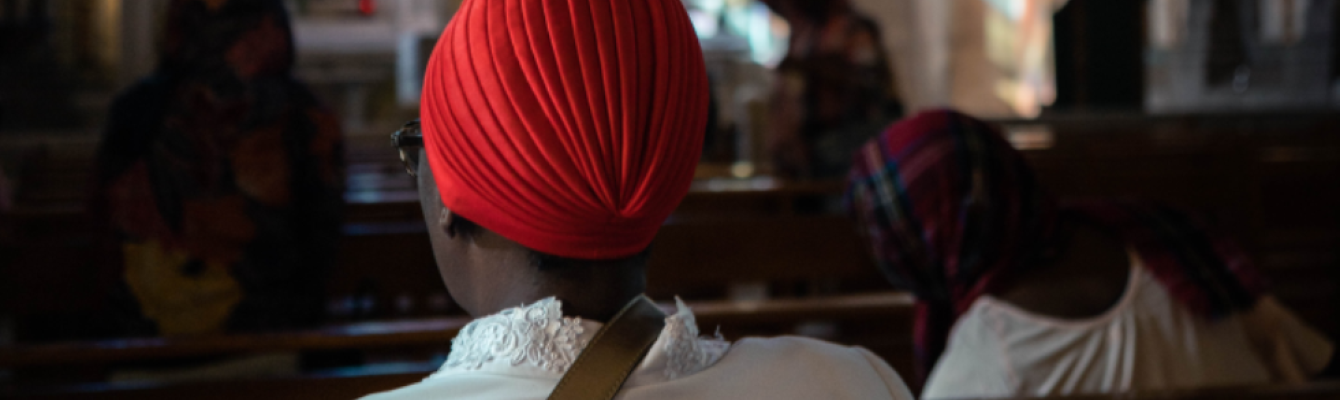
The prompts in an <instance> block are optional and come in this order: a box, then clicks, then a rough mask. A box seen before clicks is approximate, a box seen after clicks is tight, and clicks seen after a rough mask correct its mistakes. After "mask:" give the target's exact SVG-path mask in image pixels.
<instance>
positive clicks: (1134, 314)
mask: <svg viewBox="0 0 1340 400" xmlns="http://www.w3.org/2000/svg"><path fill="white" fill-rule="evenodd" d="M1131 259H1132V260H1134V264H1135V265H1133V266H1132V268H1131V275H1130V279H1129V280H1128V281H1127V284H1126V291H1125V293H1124V294H1123V295H1122V298H1121V300H1120V301H1119V302H1118V303H1117V304H1116V305H1115V306H1113V307H1112V308H1111V309H1110V310H1108V311H1107V312H1105V313H1103V314H1101V315H1098V316H1096V317H1091V318H1085V319H1058V318H1052V317H1047V316H1042V315H1038V314H1034V313H1031V312H1028V311H1025V310H1023V309H1020V308H1018V307H1016V306H1014V305H1012V304H1009V303H1006V302H1005V301H1002V300H999V299H996V298H994V297H991V296H983V297H981V298H980V299H978V300H977V301H976V302H975V303H974V304H973V306H972V308H971V309H969V310H968V312H967V313H965V314H964V315H963V316H962V317H961V318H960V319H959V320H958V322H957V323H956V324H955V325H954V329H953V330H952V332H951V333H950V338H949V344H948V348H947V350H946V352H945V353H944V355H943V356H942V357H941V358H940V361H939V362H938V363H937V364H936V366H935V369H934V370H933V371H932V372H931V375H930V379H929V380H928V381H927V383H926V387H925V390H924V392H923V398H926V399H937V398H970V397H996V396H1056V395H1067V394H1077V393H1111V392H1125V391H1132V390H1160V389H1173V388H1191V387H1206V386H1220V385H1245V384H1258V383H1267V382H1270V381H1271V380H1272V373H1273V371H1274V366H1273V365H1269V364H1268V363H1267V362H1265V361H1263V357H1262V356H1258V352H1257V351H1256V350H1254V348H1253V344H1252V340H1253V339H1256V337H1255V336H1250V337H1249V330H1248V327H1247V326H1245V325H1244V321H1245V320H1246V319H1245V317H1244V316H1241V315H1234V316H1231V317H1227V318H1223V319H1219V320H1215V321H1209V320H1206V319H1204V318H1201V317H1198V316H1196V315H1194V314H1192V313H1191V312H1190V311H1189V310H1187V309H1186V308H1185V307H1183V306H1182V305H1181V304H1180V303H1178V302H1177V301H1176V300H1174V299H1173V298H1172V297H1171V296H1170V295H1169V294H1168V291H1167V290H1166V289H1164V287H1163V285H1160V284H1159V283H1158V282H1157V281H1156V280H1155V279H1154V277H1153V276H1151V275H1150V274H1149V273H1147V272H1146V271H1145V269H1144V267H1143V265H1142V264H1141V263H1140V261H1139V257H1131ZM1263 300H1264V301H1261V302H1260V303H1263V304H1264V303H1268V304H1269V305H1270V306H1271V307H1263V306H1258V307H1257V310H1260V309H1263V308H1271V310H1269V311H1270V313H1271V317H1270V318H1269V319H1271V320H1272V321H1274V322H1273V323H1275V324H1279V326H1284V329H1267V330H1268V331H1272V332H1273V331H1279V332H1284V334H1281V335H1274V336H1281V337H1284V340H1283V342H1286V343H1288V346H1290V347H1289V348H1290V349H1291V350H1292V352H1294V353H1301V354H1299V355H1298V356H1299V357H1295V359H1293V361H1298V362H1301V363H1302V364H1303V365H1304V368H1305V369H1309V370H1313V371H1315V370H1320V369H1321V368H1323V367H1324V366H1325V365H1326V362H1327V361H1328V360H1329V359H1330V354H1331V351H1332V349H1333V348H1332V346H1331V344H1330V343H1329V342H1327V341H1326V340H1325V339H1324V338H1322V337H1321V336H1320V335H1318V334H1316V333H1315V332H1313V331H1312V330H1311V329H1309V328H1307V327H1306V326H1305V325H1303V324H1302V323H1301V322H1299V321H1298V320H1297V319H1296V318H1295V317H1294V316H1293V315H1292V314H1289V313H1288V311H1287V310H1284V309H1283V308H1281V307H1278V305H1277V304H1276V303H1274V301H1273V299H1269V298H1265V299H1263ZM1257 310H1253V311H1252V313H1249V314H1260V313H1258V312H1257ZM1272 335H1273V334H1272ZM1274 336H1272V337H1274ZM1258 340H1259V339H1258Z"/></svg>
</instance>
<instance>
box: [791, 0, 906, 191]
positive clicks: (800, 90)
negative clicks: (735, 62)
mask: <svg viewBox="0 0 1340 400" xmlns="http://www.w3.org/2000/svg"><path fill="white" fill-rule="evenodd" d="M766 3H767V4H768V5H769V6H770V7H771V8H772V9H773V10H774V11H775V12H776V13H777V14H778V15H781V16H782V17H783V18H785V19H786V21H787V22H788V23H789V24H790V25H791V43H790V48H789V49H788V51H787V55H786V58H784V59H783V60H782V62H781V64H780V65H778V66H777V75H778V81H777V84H776V88H775V91H776V97H775V100H774V102H773V104H772V119H771V123H770V127H771V128H770V131H771V132H770V134H769V137H768V139H767V148H768V151H769V152H770V154H771V155H772V157H773V160H774V162H775V163H776V164H775V168H776V169H777V172H778V173H780V174H781V175H783V176H788V177H799V178H838V177H841V176H843V174H845V173H846V172H847V167H848V166H850V161H851V155H852V152H853V151H855V149H856V148H858V147H860V146H861V144H863V143H865V141H866V140H868V139H870V138H871V137H874V136H875V135H876V134H878V133H879V131H880V129H882V128H883V127H884V126H885V125H887V124H888V123H889V122H892V121H893V120H895V119H897V118H898V117H900V116H901V115H902V104H901V103H900V102H899V100H898V95H897V89H896V87H895V81H894V77H893V70H892V66H891V64H890V61H889V57H888V55H887V54H885V52H884V46H883V45H882V44H880V33H879V27H878V26H877V25H876V24H875V22H874V21H873V20H871V19H869V18H866V17H865V16H862V15H861V14H859V13H858V12H857V11H856V10H855V9H854V8H853V7H852V6H851V5H850V4H849V3H848V1H847V0H769V1H766Z"/></svg>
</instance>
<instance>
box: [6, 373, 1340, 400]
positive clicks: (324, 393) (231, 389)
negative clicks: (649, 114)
mask: <svg viewBox="0 0 1340 400" xmlns="http://www.w3.org/2000/svg"><path fill="white" fill-rule="evenodd" d="M425 376H427V373H425V372H406V373H389V374H359V375H324V376H323V375H316V376H299V377H287V378H270V379H256V380H243V381H229V382H193V383H180V384H162V385H140V386H130V385H88V386H83V387H70V388H58V389H54V390H45V391H37V392H17V391H15V392H11V393H8V394H7V396H5V397H7V398H12V399H16V400H17V399H49V400H57V399H78V400H120V399H184V398H190V399H194V400H209V399H239V398H246V399H249V400H267V399H285V400H288V399H356V398H358V397H360V396H363V395H366V394H370V393H375V392H380V391H385V390H390V389H394V388H397V387H400V386H404V385H408V384H411V383H415V382H418V381H419V380H421V379H423V378H424V377H425ZM0 394H6V393H5V392H3V391H0ZM1336 398H1340V382H1336V381H1325V382H1313V383H1306V384H1296V385H1261V386H1247V387H1225V388H1204V389H1178V390H1164V391H1143V392H1129V393H1111V394H1089V395H1071V396H1056V397H1018V398H1013V400H1030V399H1032V400H1036V399H1051V400H1115V399H1121V400H1217V399H1226V400H1266V399H1281V400H1321V399H1336ZM998 400H1007V399H998Z"/></svg>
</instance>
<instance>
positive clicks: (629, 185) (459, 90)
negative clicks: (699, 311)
mask: <svg viewBox="0 0 1340 400" xmlns="http://www.w3.org/2000/svg"><path fill="white" fill-rule="evenodd" d="M707 107H708V86H707V72H706V69H705V67H704V64H703V57H702V50H701V49H700V48H699V47H698V38H697V36H696V35H695V34H694V31H693V26H692V25H690V23H689V18H688V14H687V13H686V12H685V10H684V6H683V5H682V4H681V3H680V0H468V1H466V2H465V4H464V5H462V6H461V9H460V11H459V12H458V13H457V14H456V16H455V17H454V18H453V19H452V21H451V24H450V25H448V26H447V29H446V31H445V32H444V33H443V34H442V37H441V39H440V40H439V41H438V43H437V48H436V49H435V50H434V51H433V56H432V59H430V60H429V63H428V70H427V72H426V73H425V79H424V89H423V101H422V115H421V118H422V123H423V125H422V126H423V132H424V147H425V148H426V150H427V155H428V160H429V163H430V165H431V167H432V169H433V174H434V175H435V176H436V179H437V186H438V189H439V190H440V191H441V193H442V202H443V204H444V205H446V207H447V208H449V209H451V210H452V212H455V213H458V214H459V215H461V216H464V217H466V218H469V219H470V220H472V221H474V222H476V223H478V224H479V225H481V226H483V227H485V228H488V229H489V230H492V231H494V232H496V233H498V234H500V235H502V236H503V237H506V238H508V239H511V240H514V241H516V242H517V243H520V244H521V245H522V246H525V247H527V248H530V249H532V250H536V251H539V252H542V253H546V254H552V255H556V256H561V257H570V258H580V259H614V258H621V257H626V256H631V255H633V254H636V253H638V252H640V251H642V250H643V249H645V248H646V247H647V246H648V245H649V244H650V243H651V240H652V238H653V237H654V236H655V235H656V231H657V229H658V228H659V227H660V225H661V224H662V223H663V222H664V221H665V218H666V217H667V216H669V215H670V212H671V211H673V210H674V208H675V207H676V206H677V205H678V204H679V201H680V200H681V199H682V198H683V197H684V194H685V193H687V192H688V189H689V184H690V183H691V181H692V179H693V171H694V167H695V166H696V164H697V162H698V157H699V154H700V153H701V152H702V141H703V132H704V126H705V124H706V119H707Z"/></svg>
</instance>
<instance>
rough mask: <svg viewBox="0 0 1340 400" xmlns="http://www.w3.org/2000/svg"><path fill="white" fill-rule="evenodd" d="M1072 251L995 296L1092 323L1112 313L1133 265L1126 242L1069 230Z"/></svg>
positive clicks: (1086, 229) (1079, 228) (1084, 229)
mask: <svg viewBox="0 0 1340 400" xmlns="http://www.w3.org/2000/svg"><path fill="white" fill-rule="evenodd" d="M1067 231H1068V233H1069V246H1067V247H1066V249H1065V250H1064V251H1063V252H1062V253H1061V254H1060V256H1059V257H1058V258H1057V259H1056V260H1055V261H1052V262H1049V263H1045V264H1042V265H1037V266H1035V267H1033V268H1031V269H1029V270H1028V271H1027V272H1025V273H1023V274H1021V275H1020V276H1017V277H1015V279H1014V280H1013V281H1014V283H1013V284H1011V285H1009V286H1008V287H1006V288H1004V289H1002V290H998V291H996V292H994V293H992V294H993V295H994V296H996V297H997V298H999V299H1001V300H1004V301H1006V302H1009V303H1010V304H1013V305H1015V306H1018V307H1019V308H1022V309H1024V310H1028V311H1030V312H1033V313H1037V314H1042V315H1046V316H1050V317H1056V318H1071V319H1076V318H1088V317H1095V316H1098V315H1102V314H1103V313H1105V312H1107V311H1108V310H1110V309H1111V308H1112V307H1113V306H1114V305H1116V303H1117V302H1118V301H1120V300H1121V297H1122V295H1123V294H1124V293H1125V292H1126V285H1127V282H1126V281H1127V280H1129V278H1130V271H1131V260H1130V256H1129V255H1128V254H1127V253H1126V248H1125V246H1124V245H1123V244H1122V242H1120V241H1118V240H1117V239H1116V238H1113V237H1111V236H1110V235H1108V234H1106V233H1104V232H1102V231H1100V230H1098V229H1097V228H1094V227H1092V226H1089V225H1084V224H1075V225H1073V226H1072V227H1071V228H1070V229H1068V230H1067Z"/></svg>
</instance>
